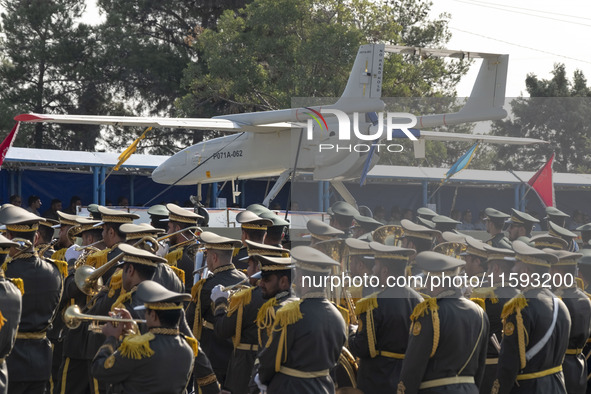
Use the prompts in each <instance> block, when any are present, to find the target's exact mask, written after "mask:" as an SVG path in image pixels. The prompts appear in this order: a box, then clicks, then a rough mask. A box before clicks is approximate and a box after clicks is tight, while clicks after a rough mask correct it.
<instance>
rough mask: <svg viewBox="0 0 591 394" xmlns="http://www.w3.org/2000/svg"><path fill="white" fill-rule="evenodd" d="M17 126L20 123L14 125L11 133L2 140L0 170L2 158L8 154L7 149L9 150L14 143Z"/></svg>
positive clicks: (0, 145)
mask: <svg viewBox="0 0 591 394" xmlns="http://www.w3.org/2000/svg"><path fill="white" fill-rule="evenodd" d="M19 125H20V122H16V124H15V125H14V127H13V128H12V131H11V132H10V133H9V134H8V135H7V136H6V138H4V141H2V144H0V168H2V163H4V158H5V157H6V154H7V153H8V149H10V147H11V146H12V142H13V141H14V137H16V133H18V126H19Z"/></svg>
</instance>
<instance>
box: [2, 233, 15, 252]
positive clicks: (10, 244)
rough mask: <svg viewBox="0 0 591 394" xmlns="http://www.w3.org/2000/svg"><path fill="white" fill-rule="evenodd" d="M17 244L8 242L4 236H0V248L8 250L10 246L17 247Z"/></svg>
mask: <svg viewBox="0 0 591 394" xmlns="http://www.w3.org/2000/svg"><path fill="white" fill-rule="evenodd" d="M17 245H18V243H16V242H14V241H11V240H9V239H8V238H6V237H5V236H4V235H0V248H2V249H3V248H10V247H11V246H17Z"/></svg>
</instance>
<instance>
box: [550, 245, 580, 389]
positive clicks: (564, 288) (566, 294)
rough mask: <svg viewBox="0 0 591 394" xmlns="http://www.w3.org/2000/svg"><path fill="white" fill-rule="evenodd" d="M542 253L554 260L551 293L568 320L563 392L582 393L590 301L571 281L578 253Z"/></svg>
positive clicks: (555, 251) (551, 251)
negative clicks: (558, 298) (559, 301)
mask: <svg viewBox="0 0 591 394" xmlns="http://www.w3.org/2000/svg"><path fill="white" fill-rule="evenodd" d="M544 251H545V252H547V253H551V254H553V255H555V256H556V257H558V261H557V262H555V263H554V264H552V266H551V267H550V274H551V275H553V278H554V279H553V282H554V284H555V285H557V287H554V288H553V292H554V294H555V295H557V296H558V297H560V299H561V300H562V302H564V304H565V305H566V307H567V309H568V312H569V314H570V320H571V327H570V335H569V338H568V349H567V350H566V356H565V357H564V362H563V363H562V370H563V371H562V372H563V373H564V383H565V386H566V392H567V393H569V394H584V393H585V391H586V389H587V360H586V359H585V355H584V354H583V348H584V347H585V345H586V343H587V340H588V339H589V337H590V336H591V301H590V300H589V296H588V295H587V294H585V292H583V291H582V290H581V289H579V288H578V287H577V283H576V281H575V277H576V275H577V260H578V259H579V258H581V256H582V254H579V253H572V252H567V251H565V250H551V249H546V250H544ZM558 280H560V282H558ZM560 283H561V285H560Z"/></svg>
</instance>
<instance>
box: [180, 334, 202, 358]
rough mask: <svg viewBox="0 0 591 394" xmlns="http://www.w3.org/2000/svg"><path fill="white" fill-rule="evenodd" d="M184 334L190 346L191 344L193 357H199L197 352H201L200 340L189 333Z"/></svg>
mask: <svg viewBox="0 0 591 394" xmlns="http://www.w3.org/2000/svg"><path fill="white" fill-rule="evenodd" d="M183 336H184V337H185V341H187V343H188V344H189V346H191V350H192V351H193V357H197V354H199V341H197V340H196V339H195V338H193V337H190V336H188V335H183Z"/></svg>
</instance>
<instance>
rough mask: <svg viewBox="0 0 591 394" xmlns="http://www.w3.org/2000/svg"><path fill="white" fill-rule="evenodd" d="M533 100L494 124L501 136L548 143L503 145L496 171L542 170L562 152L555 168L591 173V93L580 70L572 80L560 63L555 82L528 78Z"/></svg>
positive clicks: (519, 102) (518, 103)
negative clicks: (534, 139) (549, 160)
mask: <svg viewBox="0 0 591 394" xmlns="http://www.w3.org/2000/svg"><path fill="white" fill-rule="evenodd" d="M525 83H526V87H527V92H528V93H529V94H530V96H531V97H529V98H526V97H519V98H516V99H514V100H513V101H512V102H511V112H512V115H510V118H509V119H507V120H501V121H497V122H495V123H494V125H493V129H492V130H493V133H494V134H495V135H503V136H511V137H529V138H538V139H541V140H543V141H547V142H548V144H543V145H539V144H538V145H527V146H502V145H501V146H499V147H497V148H496V151H497V158H496V168H497V169H499V170H508V169H513V170H528V171H534V170H537V169H538V168H539V167H540V166H541V165H542V164H543V163H545V162H546V161H547V160H548V158H549V157H550V156H551V154H552V153H553V152H554V153H556V157H555V161H554V170H555V171H561V172H586V173H588V172H590V171H591V164H589V160H590V159H591V156H590V154H589V151H590V148H591V99H590V97H591V90H590V89H589V88H588V87H587V80H586V79H585V76H584V75H583V73H582V72H581V71H579V70H577V71H575V72H574V74H573V78H572V81H570V80H569V79H568V78H567V75H566V69H565V67H564V65H563V64H556V65H555V66H554V70H553V71H552V78H551V79H547V80H546V79H538V77H536V76H535V75H534V74H529V75H528V76H527V78H526V81H525Z"/></svg>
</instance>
